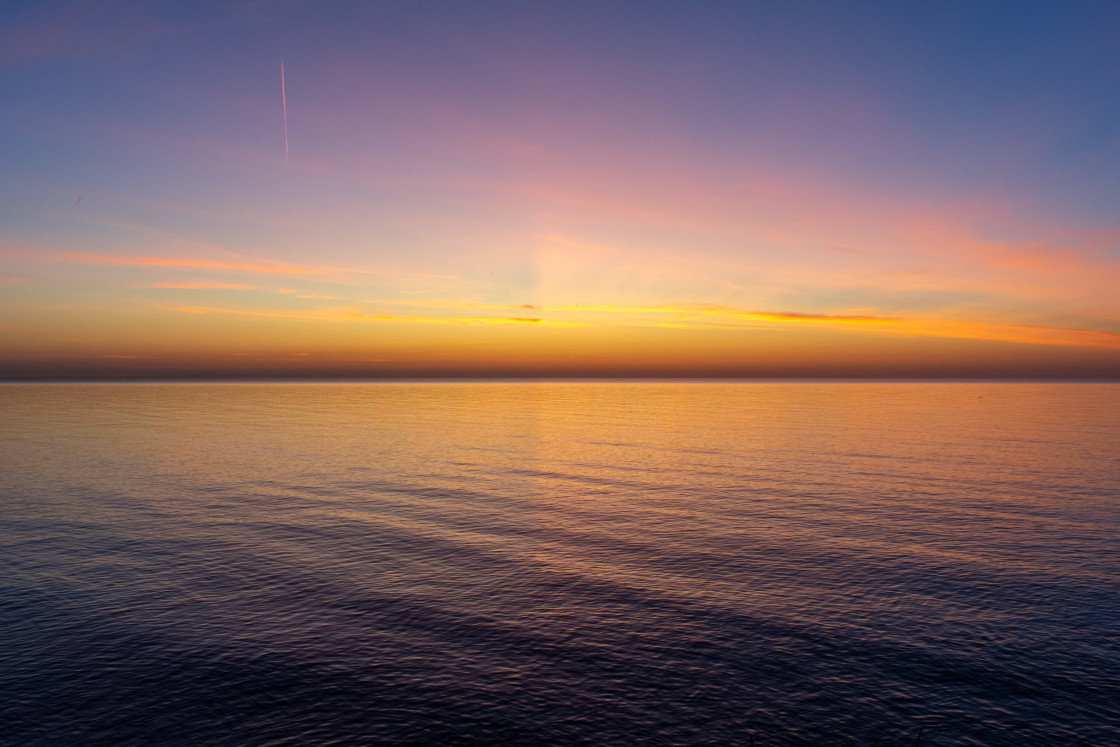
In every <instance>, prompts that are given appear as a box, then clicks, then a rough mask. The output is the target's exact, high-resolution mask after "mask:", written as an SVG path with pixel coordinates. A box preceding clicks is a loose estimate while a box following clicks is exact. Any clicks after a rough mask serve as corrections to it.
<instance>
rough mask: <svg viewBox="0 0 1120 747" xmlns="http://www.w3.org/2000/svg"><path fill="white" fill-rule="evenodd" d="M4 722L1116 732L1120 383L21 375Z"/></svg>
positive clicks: (940, 740) (16, 738) (71, 740)
mask: <svg viewBox="0 0 1120 747" xmlns="http://www.w3.org/2000/svg"><path fill="white" fill-rule="evenodd" d="M0 498H2V504H0V520H2V522H0V550H2V552H0V563H2V575H0V743H3V744H12V745H163V744H166V745H179V744H182V745H305V744H306V745H318V744H334V745H351V744H417V745H419V744H442V745H500V744H516V745H579V744H586V745H636V744H650V745H707V744H711V745H716V744H718V745H735V744H747V743H748V740H749V738H750V736H751V735H754V738H755V743H756V744H757V745H758V746H759V747H768V746H771V745H775V746H776V745H809V744H812V745H830V744H837V745H842V744H851V745H880V744H881V745H910V744H913V743H914V740H915V737H916V736H917V732H918V727H919V726H924V729H925V731H924V734H923V737H922V744H923V745H1016V746H1018V745H1026V744H1048V745H1054V744H1059V745H1116V744H1120V726H1118V722H1120V533H1118V528H1120V385H1118V384H1011V383H971V384H964V383H937V384H922V383H805V382H801V383H764V382H752V383H672V382H664V383H660V382H659V383H622V382H614V383H590V382H583V383H580V382H573V383H482V382H475V383H376V384H345V383H330V384H304V383H298V384H297V383H283V384H276V383H274V384H245V383H241V384H7V385H0Z"/></svg>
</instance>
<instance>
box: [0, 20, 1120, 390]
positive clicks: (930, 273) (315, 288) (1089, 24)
mask: <svg viewBox="0 0 1120 747" xmlns="http://www.w3.org/2000/svg"><path fill="white" fill-rule="evenodd" d="M281 64H283V76H284V77H283V88H282V83H281ZM285 110H286V122H285ZM536 374H540V375H625V376H645V375H672V376H685V375H697V376H724V375H742V376H785V375H793V376H942V375H948V376H988V375H998V376H1073V377H1097V378H1099V377H1120V4H1118V3H1115V2H1111V1H1109V0H1100V1H1099V2H1088V1H1086V2H1082V1H1079V0H1063V1H1058V0H1055V1H1053V2H1051V1H1034V0H1013V1H1010V2H994V1H993V2H986V1H984V0H961V1H953V0H948V1H943V2H926V3H910V2H897V1H891V2H839V1H824V0H821V1H817V2H810V1H808V0H786V1H783V2H773V1H769V2H746V1H742V0H740V1H738V2H724V1H721V0H695V1H693V2H684V1H683V0H680V1H676V2H659V1H657V0H640V1H639V0H633V1H631V0H596V1H594V2H592V1H587V2H584V1H583V0H550V1H548V2H536V1H534V0H511V1H510V2H491V1H489V0H479V1H478V2H464V1H462V0H453V1H447V2H442V1H437V0H411V1H406V0H385V1H381V2H379V1H377V0H369V1H368V2H348V1H347V0H339V1H337V2H336V1H332V0H319V1H315V2H298V1H294V0H287V1H285V0H273V1H270V0H244V1H242V2H237V1H233V2H179V3H172V2H116V3H103V2H50V1H48V2H44V1H42V0H37V1H36V2H20V1H19V0H17V1H15V2H11V1H9V2H5V3H4V4H3V5H0V376H4V377H9V378H12V377H50V376H64V377H73V376H117V375H126V376H135V375H157V376H190V375H204V376H215V375H220V376H224V375H296V376H318V375H323V376H335V375H341V376H407V375H425V376H442V375H516V376H521V375H536Z"/></svg>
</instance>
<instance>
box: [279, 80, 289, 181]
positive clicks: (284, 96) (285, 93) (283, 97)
mask: <svg viewBox="0 0 1120 747" xmlns="http://www.w3.org/2000/svg"><path fill="white" fill-rule="evenodd" d="M280 100H281V101H283V102H284V165H285V166H287V165H288V91H287V89H286V88H285V87H284V61H283V60H280Z"/></svg>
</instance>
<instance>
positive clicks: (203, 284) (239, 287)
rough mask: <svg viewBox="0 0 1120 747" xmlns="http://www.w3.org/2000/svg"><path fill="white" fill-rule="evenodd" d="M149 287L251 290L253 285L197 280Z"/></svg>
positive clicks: (157, 284)
mask: <svg viewBox="0 0 1120 747" xmlns="http://www.w3.org/2000/svg"><path fill="white" fill-rule="evenodd" d="M145 287H148V288H181V289H185V290H186V289H189V290H251V289H252V288H253V286H252V285H244V284H242V283H212V282H210V283H208V282H195V283H190V282H188V283H155V284H154V285H150V286H145Z"/></svg>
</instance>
